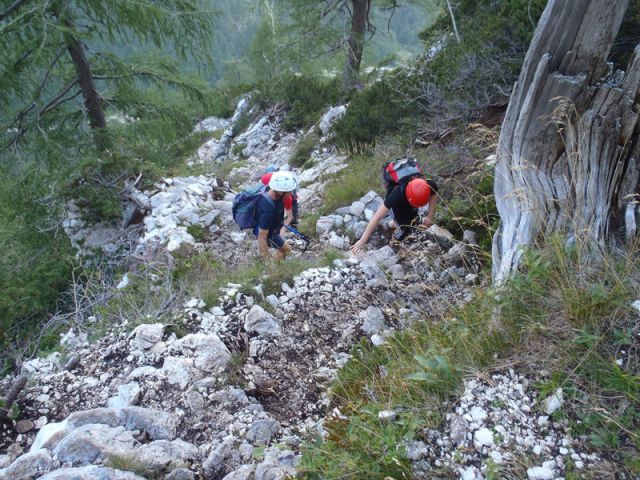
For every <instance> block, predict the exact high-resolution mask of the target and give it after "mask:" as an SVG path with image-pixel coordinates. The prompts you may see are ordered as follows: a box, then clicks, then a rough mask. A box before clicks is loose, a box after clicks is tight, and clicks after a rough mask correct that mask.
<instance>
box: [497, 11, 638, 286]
mask: <svg viewBox="0 0 640 480" xmlns="http://www.w3.org/2000/svg"><path fill="white" fill-rule="evenodd" d="M627 6H628V0H611V1H609V2H605V3H603V2H601V1H599V0H574V1H570V2H567V1H565V0H549V3H548V4H547V7H546V9H545V11H544V13H543V14H542V17H541V18H540V21H539V23H538V27H537V28H536V31H535V34H534V37H533V40H532V42H531V46H530V47H529V51H528V52H527V55H526V57H525V61H524V64H523V67H522V71H521V72H520V76H519V79H518V82H517V83H516V85H515V87H514V91H513V94H512V96H511V100H510V102H509V107H508V109H507V113H506V116H505V120H504V123H503V126H502V130H501V133H500V139H499V141H498V150H497V164H496V173H495V196H496V204H497V207H498V211H499V213H500V217H501V224H500V226H499V228H498V230H497V232H496V234H495V236H494V239H493V279H494V281H495V282H496V283H497V284H500V283H502V282H503V281H504V280H506V279H507V278H508V277H509V276H510V275H511V273H513V272H514V271H515V269H516V268H517V267H518V264H519V260H520V256H521V253H522V248H521V247H523V246H527V245H530V244H532V242H534V241H535V240H537V239H539V238H540V237H546V236H548V235H551V234H561V235H563V236H564V237H565V238H566V239H567V242H575V241H577V240H578V239H584V240H587V241H589V242H590V243H591V244H595V245H603V244H604V243H606V242H608V241H611V240H613V239H618V238H622V237H623V236H624V234H625V230H626V236H627V239H630V237H631V236H633V235H635V224H636V216H637V208H636V204H635V202H636V198H637V195H638V191H639V189H638V187H639V185H638V179H639V172H638V157H639V156H640V142H639V141H638V133H639V122H638V112H639V108H638V105H637V103H638V100H639V99H640V98H639V91H640V45H639V46H638V47H636V49H635V53H634V56H633V58H632V60H631V61H630V63H629V66H628V68H627V73H626V75H625V74H624V72H616V73H615V74H613V73H611V72H609V71H608V66H607V63H606V60H607V56H608V54H609V51H610V49H611V46H612V44H613V41H614V39H615V36H616V33H617V31H618V29H619V27H620V23H621V22H622V18H623V16H624V13H625V11H626V9H627Z"/></svg>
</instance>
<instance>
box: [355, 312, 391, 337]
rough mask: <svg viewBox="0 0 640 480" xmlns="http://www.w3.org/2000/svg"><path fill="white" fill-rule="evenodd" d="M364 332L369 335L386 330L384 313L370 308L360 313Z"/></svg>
mask: <svg viewBox="0 0 640 480" xmlns="http://www.w3.org/2000/svg"><path fill="white" fill-rule="evenodd" d="M360 318H361V319H362V330H363V331H364V333H366V334H367V335H373V334H375V333H380V332H382V331H383V330H384V327H385V325H384V313H383V312H382V310H381V309H380V308H378V307H373V306H369V307H367V309H366V310H365V311H364V312H360Z"/></svg>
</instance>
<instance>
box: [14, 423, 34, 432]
mask: <svg viewBox="0 0 640 480" xmlns="http://www.w3.org/2000/svg"><path fill="white" fill-rule="evenodd" d="M33 427H34V424H33V422H32V421H31V420H20V421H18V422H17V423H16V431H17V432H18V433H26V432H28V431H30V430H32V429H33Z"/></svg>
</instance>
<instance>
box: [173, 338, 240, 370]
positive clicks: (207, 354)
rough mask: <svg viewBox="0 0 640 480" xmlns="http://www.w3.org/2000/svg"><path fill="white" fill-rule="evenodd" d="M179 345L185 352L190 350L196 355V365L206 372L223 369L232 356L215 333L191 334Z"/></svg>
mask: <svg viewBox="0 0 640 480" xmlns="http://www.w3.org/2000/svg"><path fill="white" fill-rule="evenodd" d="M177 346H178V347H179V348H181V349H182V350H183V352H184V351H185V350H188V351H189V352H190V353H191V355H193V356H194V357H195V367H196V368H198V369H199V370H202V371H205V372H210V371H213V370H219V369H223V368H224V367H225V366H226V365H227V363H228V362H229V359H230V358H231V353H230V352H229V349H227V347H226V345H225V344H224V343H223V342H222V340H220V338H219V337H218V336H217V335H215V334H208V335H207V334H204V333H193V334H189V335H187V336H185V337H183V338H181V339H180V340H179V341H178V342H177Z"/></svg>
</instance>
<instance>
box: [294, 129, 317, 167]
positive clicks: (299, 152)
mask: <svg viewBox="0 0 640 480" xmlns="http://www.w3.org/2000/svg"><path fill="white" fill-rule="evenodd" d="M318 140H320V138H319V137H318V135H316V134H315V133H310V134H309V135H307V136H305V137H303V138H302V139H301V140H300V141H299V142H298V144H297V145H296V148H295V150H294V152H293V155H291V158H290V159H289V165H291V166H292V167H294V168H299V167H302V166H304V164H305V163H307V161H308V160H309V159H310V158H311V152H313V149H314V148H316V145H317V144H318Z"/></svg>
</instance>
